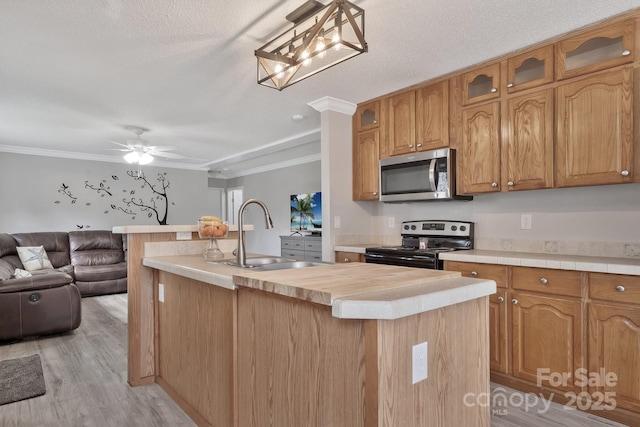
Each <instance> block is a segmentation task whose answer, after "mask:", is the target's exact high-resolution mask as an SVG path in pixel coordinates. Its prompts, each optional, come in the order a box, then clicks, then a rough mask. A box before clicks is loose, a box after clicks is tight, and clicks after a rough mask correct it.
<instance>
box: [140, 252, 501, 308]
mask: <svg viewBox="0 0 640 427" xmlns="http://www.w3.org/2000/svg"><path fill="white" fill-rule="evenodd" d="M230 259H231V258H230ZM143 265H145V266H147V267H151V268H155V269H158V270H162V271H166V272H169V273H172V274H176V275H180V276H184V277H188V278H191V279H195V280H198V281H201V282H204V283H209V284H212V285H216V286H220V287H224V288H227V289H238V287H248V288H253V289H259V290H263V291H266V292H271V293H275V294H279V295H284V296H288V297H292V298H297V299H301V300H305V301H309V302H313V303H317V304H323V305H327V306H331V307H332V315H333V317H337V318H349V319H397V318H400V317H405V316H410V315H413V314H417V313H422V312H426V311H430V310H434V309H437V308H441V307H446V306H449V305H453V304H458V303H460V302H464V301H469V300H472V299H476V298H481V297H484V296H488V295H491V294H493V293H495V292H496V284H495V282H493V281H491V280H484V279H470V278H465V277H461V276H460V273H458V272H451V271H441V270H428V269H417V268H409V267H399V266H389V265H380V264H365V263H350V264H327V265H322V266H315V267H306V268H299V269H288V270H276V271H255V270H254V271H251V270H243V269H240V268H238V267H232V266H228V265H225V264H220V263H207V262H205V261H204V260H203V259H202V256H198V255H180V256H169V257H145V258H144V259H143Z"/></svg>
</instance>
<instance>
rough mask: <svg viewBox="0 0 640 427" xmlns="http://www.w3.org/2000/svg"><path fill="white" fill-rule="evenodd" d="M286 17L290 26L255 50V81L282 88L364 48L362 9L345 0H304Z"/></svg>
mask: <svg viewBox="0 0 640 427" xmlns="http://www.w3.org/2000/svg"><path fill="white" fill-rule="evenodd" d="M287 20H289V21H291V22H293V24H294V25H293V27H292V28H290V29H289V30H287V31H285V32H284V33H282V34H280V35H279V36H277V37H276V38H274V39H273V40H271V41H269V42H268V43H267V44H265V45H264V46H262V47H261V48H259V49H257V50H256V51H255V56H256V58H257V59H258V84H261V85H263V86H267V87H271V88H274V89H278V90H282V89H284V88H285V87H288V86H291V85H292V84H294V83H297V82H299V81H300V80H303V79H306V78H307V77H310V76H312V75H314V74H316V73H319V72H320V71H323V70H326V69H327V68H329V67H332V66H334V65H336V64H339V63H340V62H343V61H346V60H347V59H349V58H353V57H354V56H357V55H360V54H361V53H364V52H367V50H368V47H367V42H366V41H365V39H364V10H363V9H362V8H360V7H358V6H356V5H354V4H353V3H350V2H348V1H347V0H334V1H332V2H331V3H329V4H327V5H326V6H323V5H322V4H321V3H319V2H317V1H315V0H308V1H307V2H305V3H304V4H303V5H302V6H300V7H299V8H298V9H296V10H295V11H293V12H292V13H290V14H289V15H287Z"/></svg>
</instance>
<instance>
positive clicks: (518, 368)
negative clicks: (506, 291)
mask: <svg viewBox="0 0 640 427" xmlns="http://www.w3.org/2000/svg"><path fill="white" fill-rule="evenodd" d="M511 319H512V337H511V338H512V351H513V373H512V374H513V376H514V377H516V378H520V379H523V380H527V381H530V382H533V383H536V384H538V383H540V384H542V385H546V386H550V387H552V388H555V389H559V390H565V391H574V392H576V393H579V392H580V391H581V390H582V388H581V387H579V386H576V385H575V381H574V380H575V372H576V370H577V369H580V368H582V367H584V344H583V341H584V340H583V322H582V303H581V302H580V301H575V300H568V299H566V298H561V297H549V296H541V295H534V294H527V293H519V292H518V293H513V294H512V295H511ZM540 369H544V370H545V371H544V372H541V371H539V370H540ZM541 373H542V374H543V375H541ZM557 374H561V375H565V374H566V375H567V376H570V379H568V380H567V381H566V382H565V381H555V378H557V377H556V375H557ZM548 378H552V379H553V380H554V381H552V383H551V384H550V383H549V381H548Z"/></svg>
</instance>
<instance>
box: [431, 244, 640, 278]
mask: <svg viewBox="0 0 640 427" xmlns="http://www.w3.org/2000/svg"><path fill="white" fill-rule="evenodd" d="M439 256H440V259H443V260H445V261H463V262H476V263H481V264H502V265H517V266H522V267H540V268H552V269H556V270H577V271H589V272H596V273H614V274H627V275H633V276H640V259H637V258H607V257H593V256H578V255H560V254H540V253H528V252H508V251H487V250H481V249H472V250H468V251H454V252H445V253H441V254H439Z"/></svg>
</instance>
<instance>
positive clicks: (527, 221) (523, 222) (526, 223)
mask: <svg viewBox="0 0 640 427" xmlns="http://www.w3.org/2000/svg"><path fill="white" fill-rule="evenodd" d="M520 230H531V214H522V215H520Z"/></svg>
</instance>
